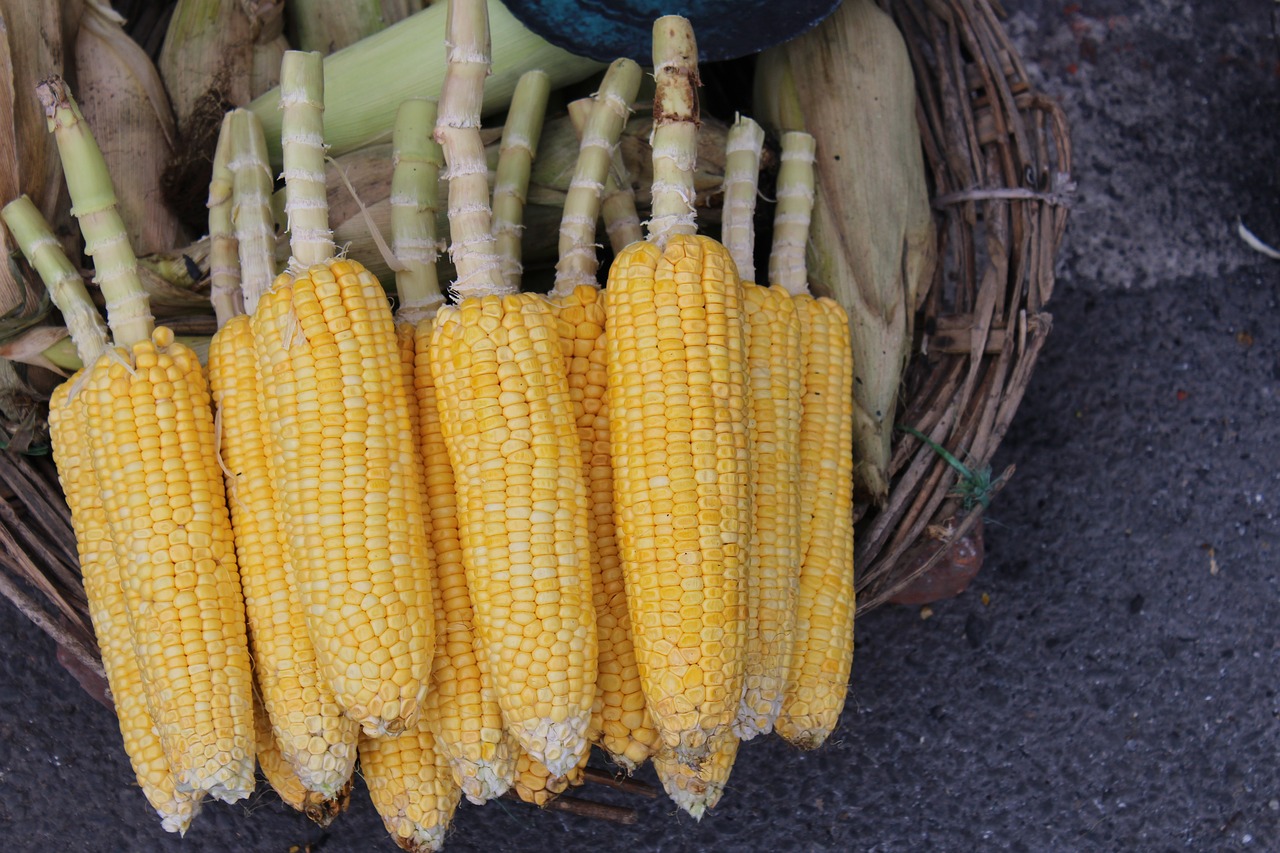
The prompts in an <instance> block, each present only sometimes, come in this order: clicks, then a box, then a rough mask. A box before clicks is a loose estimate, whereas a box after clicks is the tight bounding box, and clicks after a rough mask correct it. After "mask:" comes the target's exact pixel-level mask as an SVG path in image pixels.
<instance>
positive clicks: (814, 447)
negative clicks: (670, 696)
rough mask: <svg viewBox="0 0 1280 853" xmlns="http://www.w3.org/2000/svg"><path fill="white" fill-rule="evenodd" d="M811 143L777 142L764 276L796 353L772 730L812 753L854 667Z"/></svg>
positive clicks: (844, 475)
mask: <svg viewBox="0 0 1280 853" xmlns="http://www.w3.org/2000/svg"><path fill="white" fill-rule="evenodd" d="M813 152H814V140H813V137H812V136H809V135H808V134H806V133H799V132H792V133H786V134H784V135H783V137H782V169H781V170H780V172H779V175H778V210H777V213H776V215H775V217H774V229H773V234H774V242H773V253H772V255H771V256H770V262H769V267H770V277H771V278H773V280H774V283H775V285H781V286H783V287H785V288H787V290H788V291H790V292H791V293H793V294H795V296H794V298H795V300H796V308H797V309H798V313H799V315H800V338H801V346H802V347H803V349H804V363H805V373H804V382H803V386H804V399H803V401H802V404H801V416H800V478H799V480H800V554H801V563H800V585H799V590H798V592H797V598H796V615H795V643H794V645H793V646H792V650H791V662H790V664H789V665H788V668H787V684H786V690H785V694H784V698H783V703H782V710H781V713H780V715H779V716H778V721H777V724H776V729H777V731H778V733H779V734H781V735H782V736H783V737H785V738H786V739H787V740H789V741H791V742H792V743H794V744H796V745H797V746H801V747H804V748H806V749H815V748H817V747H819V746H821V745H822V743H823V742H824V741H825V740H826V739H827V737H828V736H829V735H830V734H831V732H832V730H834V729H835V726H836V722H837V721H838V720H839V718H840V711H841V709H842V708H843V707H844V700H845V696H846V694H847V693H848V689H849V669H850V667H851V666H852V663H853V617H854V592H853V470H852V469H853V399H852V397H851V396H850V388H851V387H852V383H853V351H852V347H851V344H850V341H849V324H848V318H847V317H846V316H845V313H844V310H843V309H842V308H841V307H840V305H839V304H838V303H837V302H836V301H835V300H833V299H828V298H821V299H815V298H814V297H813V296H811V295H809V293H808V292H807V291H808V284H807V279H806V277H805V264H804V246H805V243H806V242H807V237H808V225H809V214H810V211H811V210H812V208H813V186H814V177H813V157H814V153H813Z"/></svg>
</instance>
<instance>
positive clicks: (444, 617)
mask: <svg viewBox="0 0 1280 853" xmlns="http://www.w3.org/2000/svg"><path fill="white" fill-rule="evenodd" d="M435 122H436V105H435V103H434V102H432V101H422V100H410V101H405V102H404V103H403V104H401V106H400V112H399V113H398V114H397V116H396V127H395V135H394V137H393V146H394V151H395V154H394V156H393V162H394V163H395V169H394V172H393V175H392V183H393V190H392V199H393V200H394V202H395V206H394V207H393V208H392V220H391V222H392V243H391V248H392V253H393V254H394V255H395V257H396V259H397V260H398V261H399V264H400V267H401V269H400V270H398V271H397V272H396V289H397V291H398V293H399V297H400V310H399V311H398V312H397V315H396V319H397V323H396V332H397V335H398V336H399V339H400V353H401V358H402V359H403V361H404V364H405V371H406V378H407V379H409V380H411V382H412V387H411V388H410V389H409V393H410V395H411V397H412V399H413V401H414V403H415V404H416V407H411V411H412V412H413V414H414V415H415V416H416V417H415V421H416V424H417V435H418V447H419V450H420V452H421V454H422V461H423V470H424V476H425V486H424V488H425V491H424V496H425V498H426V502H427V509H428V513H427V515H428V517H429V527H430V529H431V548H432V553H433V565H434V566H435V575H434V577H433V581H434V587H433V589H434V597H435V600H436V602H437V604H436V626H437V634H436V650H435V657H434V658H433V663H432V674H431V678H432V690H434V691H435V700H434V701H435V703H436V710H437V713H436V716H435V728H434V729H433V733H434V734H435V735H436V748H437V749H439V750H440V751H441V753H443V754H444V755H445V757H446V758H448V760H449V764H450V766H451V767H452V769H453V778H454V781H455V782H456V783H457V784H458V785H459V786H460V787H461V788H462V792H463V794H465V795H466V797H467V799H468V800H470V801H471V802H473V803H476V804H477V805H478V804H480V803H484V802H486V801H487V800H490V799H493V798H495V797H499V796H502V794H503V793H504V792H505V791H506V790H507V789H508V788H510V787H511V782H512V775H513V773H514V772H515V744H514V742H513V739H512V737H511V735H510V734H508V733H507V731H506V730H505V729H504V728H503V724H502V710H501V709H500V708H499V707H498V702H497V699H496V698H495V696H494V695H493V688H492V681H491V678H490V676H489V673H488V658H487V657H486V656H484V655H483V654H481V653H480V650H479V649H478V647H477V639H476V634H475V625H474V616H473V614H472V610H471V597H470V594H469V593H468V592H467V575H466V569H465V568H464V567H463V565H462V545H461V542H460V541H459V536H458V500H457V494H456V493H455V491H454V478H453V469H452V468H451V467H450V465H449V454H448V449H447V448H446V446H445V441H444V433H443V432H442V431H441V428H440V413H439V410H438V409H437V407H436V391H435V384H434V382H433V380H432V377H431V362H430V346H429V344H430V341H431V334H432V331H433V329H434V327H435V314H436V310H437V309H438V308H439V307H440V306H441V305H442V304H444V297H443V296H442V295H441V293H440V286H439V282H438V278H437V274H436V256H437V253H438V244H437V240H436V230H435V228H436V207H437V200H436V199H437V196H436V190H437V177H438V175H439V172H440V168H441V166H442V165H443V160H444V154H443V152H441V150H440V146H439V145H438V144H437V143H436V142H435V140H433V139H432V130H433V127H434V125H435Z"/></svg>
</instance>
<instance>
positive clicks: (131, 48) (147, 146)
mask: <svg viewBox="0 0 1280 853" xmlns="http://www.w3.org/2000/svg"><path fill="white" fill-rule="evenodd" d="M123 23H124V19H123V18H121V17H120V16H119V15H117V14H116V13H115V12H114V11H113V10H112V9H111V7H110V6H109V5H107V4H106V3H105V2H103V0H89V2H88V3H87V4H86V5H85V11H84V17H83V19H82V20H81V24H80V32H79V34H78V35H77V37H76V50H75V55H76V73H77V76H78V87H77V88H78V95H79V100H80V108H81V109H82V110H83V111H84V115H85V118H87V119H88V121H89V125H90V126H91V127H92V128H93V133H94V136H95V137H96V138H97V140H98V145H99V146H100V147H101V148H102V154H103V157H104V158H105V159H106V161H107V168H108V169H109V170H110V172H111V177H112V182H113V183H114V185H115V188H116V197H117V199H118V201H119V204H120V215H121V216H122V217H123V218H124V223H125V227H126V228H127V230H128V232H129V241H130V242H131V243H132V244H133V247H134V249H135V250H136V251H137V252H138V253H139V254H146V253H148V252H156V251H160V250H162V249H168V248H170V247H172V246H176V245H180V244H181V243H183V242H185V241H186V234H185V232H184V230H183V228H182V226H181V224H179V222H178V218H177V217H176V216H175V215H174V214H173V212H172V211H171V210H170V209H169V208H168V206H167V205H166V204H165V202H164V196H163V193H162V191H161V185H160V184H161V180H160V178H161V172H162V170H163V168H164V164H165V163H167V162H168V160H169V157H170V155H172V153H173V147H174V145H175V142H176V139H177V133H176V128H175V125H174V121H173V112H172V110H171V109H170V107H169V99H168V96H167V95H166V94H165V91H164V84H163V83H162V82H161V81H160V75H159V74H158V73H157V72H156V69H155V66H154V65H152V63H151V59H150V58H149V57H148V56H147V55H146V53H144V52H143V50H142V48H140V47H138V45H137V44H136V43H135V42H134V41H133V39H131V38H129V36H128V34H127V33H125V31H124V29H123V27H122V26H121V25H122V24H123Z"/></svg>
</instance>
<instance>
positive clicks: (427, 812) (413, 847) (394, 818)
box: [360, 698, 462, 853]
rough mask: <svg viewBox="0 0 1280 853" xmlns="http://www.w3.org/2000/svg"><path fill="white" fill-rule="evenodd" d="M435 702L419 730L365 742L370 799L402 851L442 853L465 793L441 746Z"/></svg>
mask: <svg viewBox="0 0 1280 853" xmlns="http://www.w3.org/2000/svg"><path fill="white" fill-rule="evenodd" d="M434 714H435V708H434V707H433V702H432V701H431V699H430V698H428V699H427V701H426V703H425V706H424V707H423V709H422V714H421V715H420V719H419V720H418V723H417V724H416V725H415V727H414V728H413V729H412V730H410V731H407V732H405V733H404V734H402V735H400V736H399V737H368V736H362V737H361V738H360V772H361V775H363V776H364V781H365V784H366V785H367V786H368V788H369V799H370V800H372V801H373V805H374V808H376V809H377V811H378V814H379V815H381V816H382V823H383V825H384V826H385V827H386V828H387V832H389V833H390V834H391V838H392V839H393V840H394V841H395V842H396V844H398V845H399V846H400V848H401V849H402V850H409V851H413V853H419V851H429V850H439V849H440V848H441V847H442V846H444V838H445V835H446V833H448V831H449V823H450V822H451V821H452V820H453V813H454V811H455V810H456V809H457V807H458V800H459V799H460V798H461V794H462V791H461V789H460V788H459V787H458V786H457V784H456V783H455V782H454V781H453V771H452V770H450V768H449V762H448V759H446V758H445V757H444V756H443V755H442V754H441V752H440V750H439V749H438V748H437V747H436V737H435V735H434V734H432V730H433V728H434V724H433V721H432V717H433V716H434Z"/></svg>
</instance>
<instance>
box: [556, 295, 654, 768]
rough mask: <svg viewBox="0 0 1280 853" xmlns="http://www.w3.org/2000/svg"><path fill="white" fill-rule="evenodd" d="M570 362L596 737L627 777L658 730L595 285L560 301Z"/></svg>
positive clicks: (567, 366) (593, 736)
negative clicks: (634, 631)
mask: <svg viewBox="0 0 1280 853" xmlns="http://www.w3.org/2000/svg"><path fill="white" fill-rule="evenodd" d="M553 304H554V306H555V309H556V316H557V318H558V320H559V323H558V328H559V330H560V347H561V349H562V350H563V352H564V356H565V369H566V373H567V374H568V380H569V399H570V402H571V403H572V404H573V416H574V420H575V421H576V422H577V425H578V444H579V447H580V449H581V451H582V478H583V480H584V481H585V482H586V485H587V502H588V504H589V506H590V512H589V513H588V515H587V535H588V537H589V541H590V543H591V557H590V559H591V593H592V601H593V603H594V605H595V614H596V636H597V644H598V646H599V649H600V651H599V657H598V660H597V667H598V674H597V677H596V697H595V704H594V705H593V706H592V708H591V734H590V736H591V739H592V740H593V741H595V742H596V743H599V744H600V746H601V747H602V748H603V749H604V750H605V751H606V752H608V753H609V756H610V757H611V758H612V759H613V760H614V761H615V762H617V763H618V764H619V765H621V766H622V767H624V768H626V770H627V771H628V772H630V771H632V770H635V769H636V768H637V767H638V766H640V765H641V764H643V763H644V761H645V760H646V759H647V758H648V757H649V756H650V755H652V754H653V751H654V750H655V749H656V748H657V745H658V743H659V738H658V731H657V729H656V728H654V725H653V719H652V718H651V717H650V716H649V711H648V708H647V707H646V706H645V701H644V691H643V690H642V689H641V685H640V669H639V667H638V666H637V665H636V654H635V646H634V644H633V643H632V642H631V621H630V617H629V616H628V612H627V591H626V583H625V580H624V579H623V572H622V561H621V560H620V559H619V557H618V541H617V537H616V534H615V526H614V518H613V467H612V465H611V463H610V459H609V412H608V403H607V401H606V399H605V398H606V395H607V393H608V392H607V379H608V376H607V372H606V368H605V343H604V323H605V317H604V300H603V298H602V294H601V292H600V289H599V288H597V287H593V286H590V285H582V286H579V287H576V288H574V290H573V292H572V293H570V294H568V295H567V296H565V297H562V298H559V299H557V300H555V301H554V302H553Z"/></svg>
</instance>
